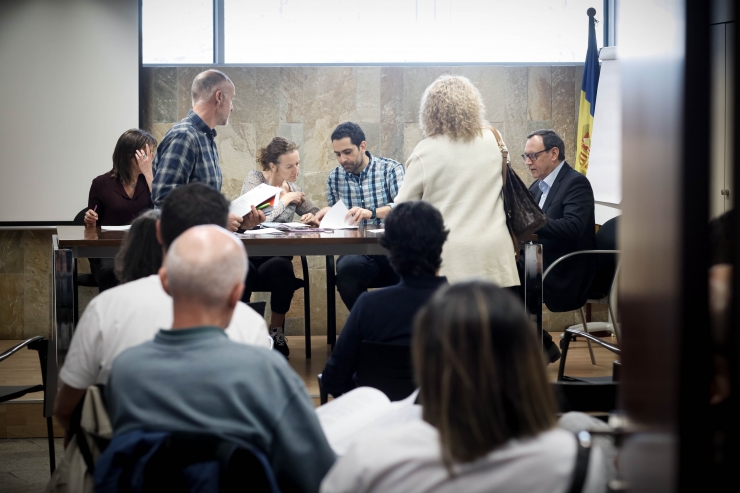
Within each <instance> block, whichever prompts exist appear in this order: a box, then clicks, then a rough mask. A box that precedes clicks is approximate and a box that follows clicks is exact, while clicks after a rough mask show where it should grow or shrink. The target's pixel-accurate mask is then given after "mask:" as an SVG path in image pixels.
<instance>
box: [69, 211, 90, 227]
mask: <svg viewBox="0 0 740 493" xmlns="http://www.w3.org/2000/svg"><path fill="white" fill-rule="evenodd" d="M86 212H87V207H85V208H84V209H82V210H81V211H80V212H78V213H77V215H76V216H75V218H74V219H73V220H72V222H73V223H74V224H75V225H77V226H84V225H85V213H86Z"/></svg>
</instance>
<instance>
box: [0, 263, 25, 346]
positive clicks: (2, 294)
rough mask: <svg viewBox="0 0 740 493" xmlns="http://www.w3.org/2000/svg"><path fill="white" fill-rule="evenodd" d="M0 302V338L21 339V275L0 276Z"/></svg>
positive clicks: (22, 300)
mask: <svg viewBox="0 0 740 493" xmlns="http://www.w3.org/2000/svg"><path fill="white" fill-rule="evenodd" d="M0 300H2V303H0V321H2V332H0V337H1V338H3V339H23V336H24V329H23V305H24V301H25V297H24V295H23V274H0Z"/></svg>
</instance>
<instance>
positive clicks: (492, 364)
mask: <svg viewBox="0 0 740 493" xmlns="http://www.w3.org/2000/svg"><path fill="white" fill-rule="evenodd" d="M412 355H413V362H414V375H415V378H416V381H417V383H418V385H419V388H420V390H419V399H420V402H421V405H422V418H423V419H422V420H419V421H415V422H408V423H404V424H403V425H399V426H389V427H388V428H387V429H385V430H381V431H378V430H374V431H373V433H366V434H364V435H363V436H362V437H358V439H357V440H356V441H355V443H354V444H353V445H351V446H350V448H349V449H348V450H347V453H346V454H345V455H344V456H342V457H341V458H340V459H339V460H338V461H337V462H336V463H335V465H334V466H333V467H332V469H331V470H330V471H329V473H328V474H327V475H326V477H325V478H324V481H323V482H322V484H321V492H322V493H334V492H355V493H361V492H362V493H364V492H383V493H393V492H404V493H421V492H450V493H452V492H462V491H464V492H466V493H476V492H491V491H505V492H507V493H512V492H522V493H525V492H526V493H535V492H543V493H544V492H566V491H568V490H569V487H570V485H571V482H572V481H573V477H574V471H575V470H576V455H577V451H578V448H579V447H578V445H577V439H576V437H575V435H574V434H573V433H571V432H568V431H566V430H563V429H560V428H557V427H556V425H557V422H556V413H557V408H556V404H555V398H554V395H553V393H552V389H551V387H550V384H549V383H548V381H547V377H546V374H545V365H544V361H543V358H542V351H541V349H540V345H539V344H538V342H537V339H536V337H535V331H534V328H533V327H532V326H531V325H530V324H529V322H528V320H527V317H526V314H525V312H524V308H523V306H522V304H521V303H520V302H519V300H518V299H517V298H516V296H515V295H513V294H512V293H510V292H508V291H507V290H505V289H503V288H499V287H497V286H494V285H493V284H490V283H486V282H481V281H476V282H469V283H462V284H455V285H452V286H450V287H444V288H442V289H440V290H439V291H437V293H436V294H435V295H434V297H433V298H432V299H431V300H430V302H429V303H428V304H427V305H426V306H425V307H424V308H422V309H421V310H420V311H419V313H418V315H417V317H416V320H415V323H414V334H413V340H412ZM585 471H586V476H585V482H584V484H583V489H582V490H581V491H586V492H596V491H604V490H605V477H604V473H603V458H602V456H601V451H600V450H599V449H597V448H593V449H592V451H591V454H590V458H589V462H588V466H587V468H586V469H585Z"/></svg>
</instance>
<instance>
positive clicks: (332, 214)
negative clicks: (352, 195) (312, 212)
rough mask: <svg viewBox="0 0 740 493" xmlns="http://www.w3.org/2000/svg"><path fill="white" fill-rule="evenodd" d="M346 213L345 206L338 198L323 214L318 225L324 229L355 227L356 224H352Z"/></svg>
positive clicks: (347, 211)
mask: <svg viewBox="0 0 740 493" xmlns="http://www.w3.org/2000/svg"><path fill="white" fill-rule="evenodd" d="M348 213H349V210H348V209H347V206H346V205H344V202H342V201H341V200H340V201H338V202H337V203H336V204H334V207H332V208H331V209H329V211H328V212H327V213H326V214H325V215H324V217H323V219H321V224H319V227H320V228H324V229H357V225H353V224H352V221H351V220H349V219H347V214H348Z"/></svg>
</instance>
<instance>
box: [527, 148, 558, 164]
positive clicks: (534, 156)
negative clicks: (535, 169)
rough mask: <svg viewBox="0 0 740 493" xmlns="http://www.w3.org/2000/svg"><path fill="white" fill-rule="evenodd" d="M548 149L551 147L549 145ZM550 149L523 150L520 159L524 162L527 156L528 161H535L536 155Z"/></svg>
mask: <svg viewBox="0 0 740 493" xmlns="http://www.w3.org/2000/svg"><path fill="white" fill-rule="evenodd" d="M550 149H552V147H550ZM550 149H542V150H541V151H537V152H525V153H524V154H522V159H523V160H524V161H525V162H526V161H527V158H529V160H530V161H536V160H537V156H539V155H540V154H542V153H543V152H547V151H549V150H550Z"/></svg>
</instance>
